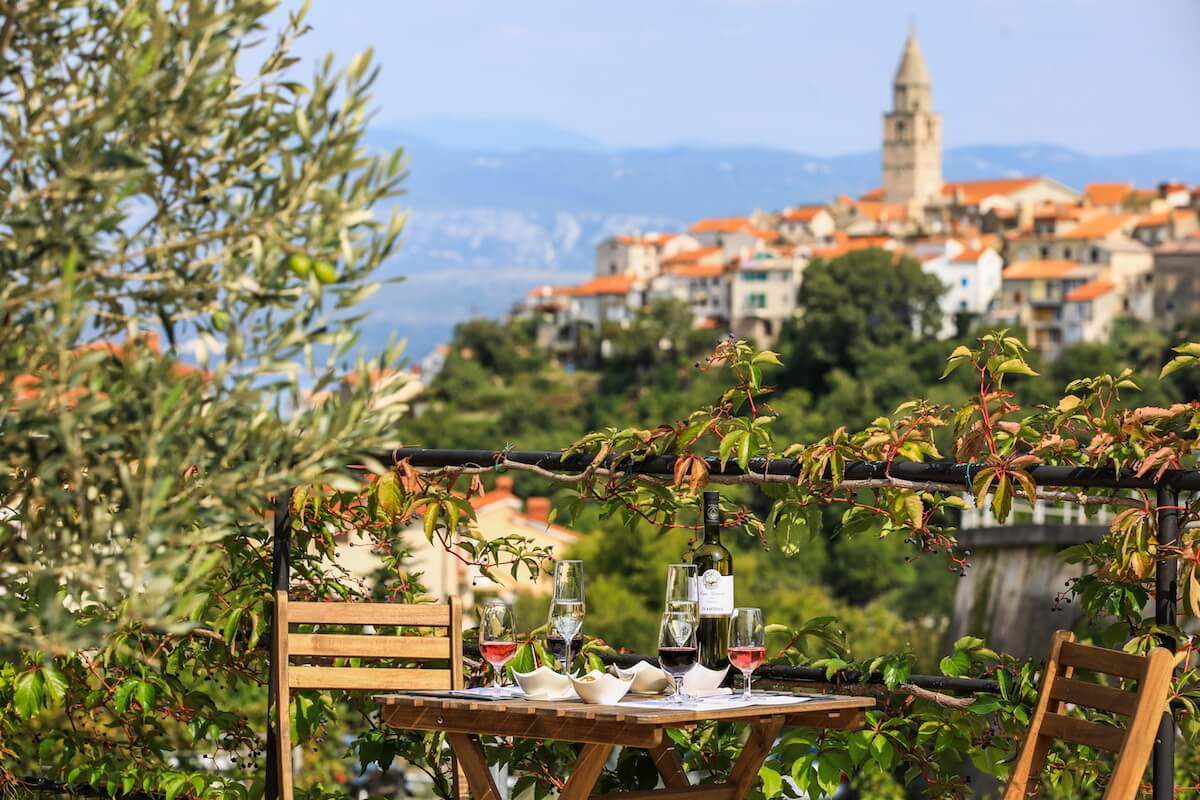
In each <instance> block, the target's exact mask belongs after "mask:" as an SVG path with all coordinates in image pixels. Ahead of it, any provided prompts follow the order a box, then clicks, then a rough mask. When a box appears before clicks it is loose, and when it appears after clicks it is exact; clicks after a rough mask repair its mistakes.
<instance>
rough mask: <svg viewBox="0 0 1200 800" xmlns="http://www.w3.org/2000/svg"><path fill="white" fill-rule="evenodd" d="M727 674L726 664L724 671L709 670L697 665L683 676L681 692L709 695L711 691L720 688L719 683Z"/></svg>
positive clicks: (727, 667) (727, 666)
mask: <svg viewBox="0 0 1200 800" xmlns="http://www.w3.org/2000/svg"><path fill="white" fill-rule="evenodd" d="M728 672H729V665H728V664H726V665H725V669H709V668H708V667H706V666H704V665H703V664H697V665H696V666H694V667H692V668H691V669H689V670H688V671H687V674H685V675H684V676H683V690H684V691H685V692H687V693H688V694H700V693H710V692H712V690H713V689H719V688H720V687H721V682H722V681H723V680H725V675H726V673H728Z"/></svg>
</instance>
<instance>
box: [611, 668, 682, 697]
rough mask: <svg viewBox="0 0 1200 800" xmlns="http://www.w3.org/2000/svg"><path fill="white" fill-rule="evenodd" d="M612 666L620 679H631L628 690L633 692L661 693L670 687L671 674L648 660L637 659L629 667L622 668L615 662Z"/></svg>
mask: <svg viewBox="0 0 1200 800" xmlns="http://www.w3.org/2000/svg"><path fill="white" fill-rule="evenodd" d="M612 668H613V669H614V670H615V671H616V674H617V677H618V678H620V679H621V680H632V681H633V684H632V685H631V686H630V687H629V691H631V692H633V693H634V694H662V693H663V692H665V691H666V690H667V689H669V688H671V684H672V681H671V676H670V675H668V674H667V673H665V672H663V671H662V670H661V669H659V668H658V667H656V666H654V665H653V664H651V663H650V662H649V661H639V662H637V663H636V664H634V665H633V666H632V667H630V668H629V669H622V668H621V667H618V666H617V665H616V664H614V665H613V667H612Z"/></svg>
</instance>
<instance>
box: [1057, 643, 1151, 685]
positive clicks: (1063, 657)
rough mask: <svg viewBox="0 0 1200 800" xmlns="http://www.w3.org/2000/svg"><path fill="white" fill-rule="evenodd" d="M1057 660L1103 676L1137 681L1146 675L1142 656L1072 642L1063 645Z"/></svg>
mask: <svg viewBox="0 0 1200 800" xmlns="http://www.w3.org/2000/svg"><path fill="white" fill-rule="evenodd" d="M1058 660H1059V663H1061V664H1065V665H1067V666H1072V667H1075V668H1076V669H1085V670H1089V671H1091V672H1100V673H1103V674H1105V675H1118V676H1120V677H1122V678H1132V679H1133V680H1138V681H1140V680H1141V679H1142V676H1144V675H1145V674H1146V659H1145V658H1143V657H1142V656H1135V655H1130V654H1129V653H1123V652H1121V651H1120V650H1108V649H1106V648H1103V647H1089V646H1087V645H1082V644H1074V643H1073V642H1068V643H1064V644H1063V646H1062V652H1061V653H1060V654H1059V658H1058Z"/></svg>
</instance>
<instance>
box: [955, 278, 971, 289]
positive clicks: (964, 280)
mask: <svg viewBox="0 0 1200 800" xmlns="http://www.w3.org/2000/svg"><path fill="white" fill-rule="evenodd" d="M970 283H971V281H970V280H969V279H967V278H960V279H959V281H958V285H959V286H961V287H963V288H964V289H965V288H967V286H969V285H970Z"/></svg>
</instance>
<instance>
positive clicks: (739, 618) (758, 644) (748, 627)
mask: <svg viewBox="0 0 1200 800" xmlns="http://www.w3.org/2000/svg"><path fill="white" fill-rule="evenodd" d="M766 660H767V646H766V639H765V638H764V628H763V615H762V609H759V608H735V609H734V610H733V617H732V618H731V619H730V621H729V663H730V664H733V666H734V667H736V668H737V669H739V670H741V671H742V675H743V676H745V678H746V684H745V686H744V687H743V689H742V698H743V699H745V700H749V699H750V675H751V673H753V672H754V670H756V669H758V668H759V667H760V666H762V663H763V662H764V661H766Z"/></svg>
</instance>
